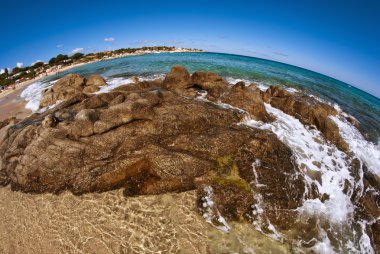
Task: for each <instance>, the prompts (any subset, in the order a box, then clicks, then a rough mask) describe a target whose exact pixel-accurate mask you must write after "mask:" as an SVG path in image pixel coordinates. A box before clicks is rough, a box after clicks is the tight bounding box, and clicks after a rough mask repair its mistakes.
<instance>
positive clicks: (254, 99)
mask: <svg viewBox="0 0 380 254" xmlns="http://www.w3.org/2000/svg"><path fill="white" fill-rule="evenodd" d="M221 101H222V102H224V103H227V104H230V105H232V106H234V107H237V108H240V109H243V110H246V111H247V112H248V113H249V114H250V115H251V117H252V118H254V119H255V120H259V121H263V122H268V121H270V120H271V117H270V115H269V114H268V112H267V111H266V109H265V106H264V102H263V100H262V98H261V93H260V90H259V89H257V88H255V87H254V86H248V87H246V86H245V84H244V82H239V83H237V84H235V85H234V86H233V87H232V88H231V89H229V90H228V92H226V93H225V94H224V96H223V97H222V99H221Z"/></svg>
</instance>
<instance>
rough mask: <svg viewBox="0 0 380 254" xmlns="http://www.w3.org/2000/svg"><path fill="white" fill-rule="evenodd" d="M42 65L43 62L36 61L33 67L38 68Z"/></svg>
mask: <svg viewBox="0 0 380 254" xmlns="http://www.w3.org/2000/svg"><path fill="white" fill-rule="evenodd" d="M42 66H44V63H43V62H37V63H35V64H33V68H39V67H42Z"/></svg>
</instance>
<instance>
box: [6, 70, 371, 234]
mask: <svg viewBox="0 0 380 254" xmlns="http://www.w3.org/2000/svg"><path fill="white" fill-rule="evenodd" d="M103 81H104V80H103ZM103 81H102V80H101V79H100V78H99V77H90V78H89V79H88V80H85V79H84V78H81V77H80V76H78V75H69V76H67V77H65V78H63V79H61V80H59V81H58V82H57V83H56V84H55V85H54V86H53V87H52V88H51V89H50V90H48V91H45V92H44V94H43V100H42V101H41V107H44V106H47V105H52V104H53V103H55V102H56V101H57V100H61V101H62V103H60V104H59V105H58V106H56V107H54V108H52V109H49V110H47V111H45V112H44V113H41V114H33V115H32V116H30V117H28V118H26V119H24V120H23V121H21V122H18V123H15V124H14V125H13V126H11V127H9V128H8V129H7V135H5V137H3V140H2V142H1V144H0V157H1V163H0V165H1V168H0V185H3V186H5V185H8V184H9V185H10V186H11V188H12V189H13V190H19V191H25V192H33V193H42V192H52V193H60V192H62V191H64V190H69V191H71V192H73V193H75V194H82V193H86V192H101V191H108V190H113V189H118V188H123V189H124V194H125V195H126V196H134V195H148V194H162V193H166V192H182V191H186V190H194V189H197V193H198V208H199V211H200V212H202V213H203V214H204V215H205V216H206V217H207V216H208V217H207V218H209V219H210V220H209V222H210V223H212V224H213V225H215V226H217V227H219V226H225V225H224V222H223V219H221V216H223V217H224V218H226V219H228V220H236V221H242V220H246V221H250V222H252V223H254V225H255V226H256V227H258V228H260V230H262V231H263V232H264V233H268V234H272V235H273V234H275V233H276V232H274V228H273V225H274V226H275V227H276V229H278V230H282V231H287V230H289V229H292V228H294V227H296V224H297V218H298V217H297V208H298V207H300V206H301V205H302V203H303V200H304V199H305V198H312V199H317V198H319V199H321V200H322V202H325V200H327V199H328V197H323V196H322V195H320V193H318V188H317V186H314V185H313V184H311V185H310V184H306V181H305V179H304V177H305V175H304V174H303V173H302V172H301V170H300V169H299V168H298V167H297V165H296V164H295V163H294V159H293V155H292V152H291V150H290V149H289V148H288V147H287V146H286V145H285V144H283V143H282V142H281V141H280V140H279V139H278V138H277V137H276V135H274V134H273V133H272V132H270V131H268V130H262V129H256V128H253V127H248V126H245V125H242V124H241V122H242V121H243V119H247V118H254V119H256V120H259V121H263V122H270V121H272V120H273V116H270V115H269V114H268V112H267V111H266V109H265V105H264V102H267V103H270V104H271V105H272V106H274V107H277V108H279V109H281V110H283V111H284V112H286V113H288V114H290V115H293V116H294V117H296V118H297V119H299V120H300V121H301V122H303V123H304V124H307V125H310V126H312V125H313V126H316V127H317V128H318V129H320V130H321V131H322V133H323V134H324V135H325V136H326V138H327V139H329V140H331V141H332V142H335V143H336V144H337V145H338V146H339V147H343V148H344V144H343V143H342V144H340V143H339V142H340V141H341V139H340V136H339V132H336V130H337V128H336V126H334V125H333V124H332V122H331V121H329V116H330V115H335V114H337V112H336V111H335V110H334V108H332V107H330V106H328V105H325V104H323V103H321V102H319V101H316V100H315V99H313V98H311V97H308V96H305V95H299V94H296V95H293V94H290V93H288V92H286V91H285V90H283V89H280V88H276V87H271V88H269V89H268V91H266V92H264V93H263V92H261V91H260V90H258V89H257V88H256V87H255V86H254V85H250V86H246V85H245V84H244V83H237V84H235V85H229V84H228V83H227V82H226V81H225V80H224V79H223V78H221V77H220V76H218V75H216V74H213V73H208V72H195V73H194V74H192V75H190V74H189V73H188V72H187V70H186V69H184V68H183V67H180V66H175V67H173V69H172V71H171V72H170V73H169V74H168V75H167V76H166V78H165V79H164V80H156V81H142V82H138V80H136V82H135V83H133V84H129V85H126V86H121V87H118V88H116V89H114V90H112V91H111V92H108V93H103V94H85V91H84V90H85V89H86V88H88V87H93V86H95V87H99V86H101V85H104V84H103V83H102V82H103ZM88 89H90V88H88ZM200 94H202V95H203V96H202V97H200ZM205 98H206V99H205ZM226 105H227V106H226ZM306 188H307V189H306ZM373 201H374V198H372V197H370V196H368V197H367V198H366V199H365V200H363V201H361V203H363V204H364V203H365V204H367V205H366V206H368V207H372V208H371V209H374V207H375V206H374V203H373ZM316 223H317V222H315V221H314V222H310V223H309V225H310V228H313V227H314V228H316V227H317V226H316ZM372 230H373V231H374V232H375V231H376V230H377V228H376V225H375V226H373V229H372ZM376 232H377V231H376ZM305 234H307V233H305Z"/></svg>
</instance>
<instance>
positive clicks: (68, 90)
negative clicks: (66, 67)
mask: <svg viewBox="0 0 380 254" xmlns="http://www.w3.org/2000/svg"><path fill="white" fill-rule="evenodd" d="M85 82H86V80H85V79H84V78H83V77H81V76H79V75H77V74H69V75H67V76H66V77H64V78H61V79H60V80H58V81H57V82H56V83H55V84H54V85H53V86H52V87H51V88H49V89H47V90H45V91H44V93H43V94H42V98H41V101H40V108H44V107H48V106H51V105H54V104H55V103H57V102H58V101H65V100H68V99H70V98H73V97H75V96H78V95H80V94H82V90H83V88H84V87H85Z"/></svg>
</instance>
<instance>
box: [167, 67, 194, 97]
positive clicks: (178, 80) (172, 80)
mask: <svg viewBox="0 0 380 254" xmlns="http://www.w3.org/2000/svg"><path fill="white" fill-rule="evenodd" d="M163 85H164V86H165V88H167V89H168V90H175V91H178V90H179V91H180V90H183V89H186V88H188V87H189V86H190V74H189V72H188V71H187V70H186V69H185V68H184V67H182V66H179V65H175V66H173V68H172V69H171V71H170V72H169V73H168V74H167V75H166V77H165V79H164V83H163Z"/></svg>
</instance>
